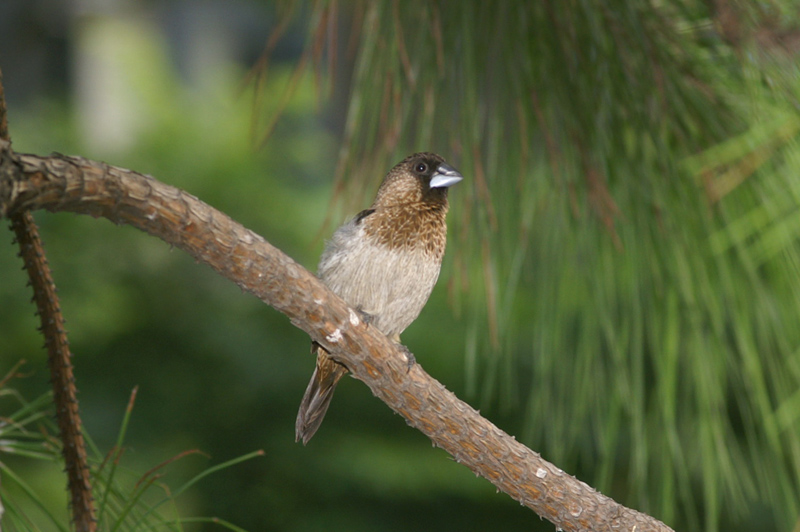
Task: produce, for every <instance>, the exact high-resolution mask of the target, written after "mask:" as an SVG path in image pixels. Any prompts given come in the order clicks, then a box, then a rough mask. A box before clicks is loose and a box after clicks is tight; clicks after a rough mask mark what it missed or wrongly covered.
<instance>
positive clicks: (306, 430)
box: [294, 344, 347, 445]
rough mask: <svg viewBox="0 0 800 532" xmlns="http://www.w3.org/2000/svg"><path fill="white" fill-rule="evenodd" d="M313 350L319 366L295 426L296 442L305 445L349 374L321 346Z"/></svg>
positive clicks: (309, 385)
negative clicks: (342, 380)
mask: <svg viewBox="0 0 800 532" xmlns="http://www.w3.org/2000/svg"><path fill="white" fill-rule="evenodd" d="M312 350H315V351H316V352H317V366H316V367H315V368H314V374H313V375H311V381H310V382H309V383H308V387H307V388H306V393H305V394H304V395H303V400H302V401H301V402H300V410H299V412H297V421H296V422H295V425H294V429H295V441H301V440H302V442H303V445H305V444H307V443H308V440H310V439H311V437H312V436H313V435H314V433H316V432H317V429H319V426H320V425H321V424H322V420H323V419H324V418H325V412H327V411H328V406H329V405H330V404H331V399H332V398H333V391H334V390H335V389H336V384H337V383H338V382H339V379H341V378H342V377H343V376H344V374H345V373H347V368H345V367H344V366H342V365H341V364H339V363H338V362H336V361H334V360H333V359H332V358H331V357H330V356H328V353H327V352H326V351H325V350H324V349H323V348H322V347H321V346H320V345H318V344H314V346H313V348H312Z"/></svg>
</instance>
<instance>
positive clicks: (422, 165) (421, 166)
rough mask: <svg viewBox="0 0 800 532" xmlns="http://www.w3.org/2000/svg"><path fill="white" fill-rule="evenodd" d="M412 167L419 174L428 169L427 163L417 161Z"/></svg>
mask: <svg viewBox="0 0 800 532" xmlns="http://www.w3.org/2000/svg"><path fill="white" fill-rule="evenodd" d="M414 169H415V170H416V171H417V172H418V173H420V174H424V173H425V172H426V171H427V170H428V165H427V164H425V163H417V166H415V167H414Z"/></svg>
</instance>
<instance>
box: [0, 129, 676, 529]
mask: <svg viewBox="0 0 800 532" xmlns="http://www.w3.org/2000/svg"><path fill="white" fill-rule="evenodd" d="M0 142H1V141H0ZM30 209H46V210H49V211H52V212H58V211H71V212H76V213H83V214H90V215H92V216H95V217H104V218H108V219H109V220H111V221H112V222H114V223H117V224H130V225H132V226H134V227H137V228H139V229H141V230H143V231H146V232H148V233H150V234H152V235H154V236H157V237H159V238H161V239H162V240H164V241H166V242H168V243H170V244H171V245H174V246H175V247H178V248H180V249H182V250H184V251H186V252H187V253H189V254H190V255H191V256H193V257H194V258H195V259H196V260H198V261H201V262H204V263H206V264H208V265H209V266H211V267H212V268H213V269H214V270H216V271H217V272H219V273H220V274H221V275H223V276H225V277H227V278H228V279H230V280H231V281H233V282H235V283H236V284H238V285H239V286H240V287H241V288H242V289H244V290H247V291H248V292H251V293H252V294H254V295H256V296H257V297H258V298H260V299H261V300H262V301H264V302H265V303H267V304H269V305H271V306H272V307H274V308H276V309H277V310H279V311H280V312H282V313H284V314H286V315H287V316H288V317H289V319H290V320H291V322H292V323H293V324H294V325H295V326H297V327H299V328H300V329H302V330H304V331H305V332H307V333H308V334H309V335H310V336H311V338H312V339H313V340H315V341H317V342H319V343H320V344H321V345H322V346H323V347H325V349H327V350H328V351H329V352H330V354H331V356H333V357H334V358H335V359H336V360H337V361H339V362H341V363H342V364H344V365H345V366H346V367H347V368H348V369H349V370H350V372H352V374H353V375H354V376H355V377H356V378H357V379H359V380H361V381H363V382H364V383H365V384H366V385H367V386H369V388H370V389H371V390H372V393H373V394H375V395H376V396H377V397H378V398H379V399H381V400H382V401H384V402H385V403H386V404H387V405H389V407H390V408H392V410H394V411H395V412H397V413H398V414H400V415H401V416H403V417H404V418H405V419H406V421H407V423H408V424H409V425H411V426H412V427H414V428H416V429H418V430H420V431H421V432H423V433H424V434H425V435H427V436H428V437H429V438H430V439H431V440H432V441H433V443H434V444H435V445H436V446H438V447H441V448H442V449H444V450H446V451H447V452H448V453H450V454H451V455H452V456H453V457H454V458H455V459H456V461H457V462H459V463H461V464H463V465H465V466H467V467H469V468H470V469H471V470H472V471H474V472H475V473H477V474H479V475H481V476H483V477H485V478H487V479H488V480H489V481H491V482H492V483H493V484H494V485H495V486H497V488H498V489H500V490H501V491H503V492H505V493H507V494H509V495H510V496H511V497H513V498H514V499H516V500H517V501H519V502H520V503H522V504H524V505H525V506H527V507H529V508H531V509H532V510H534V511H535V512H536V513H537V514H539V515H540V516H542V517H544V518H545V519H547V520H549V521H551V522H552V523H553V524H554V525H556V526H557V527H559V528H561V529H563V530H575V531H578V530H581V531H589V530H592V531H612V530H613V531H621V530H627V531H634V530H635V531H636V532H643V531H668V530H671V529H670V528H669V527H667V526H666V525H664V524H663V523H661V522H659V521H657V520H655V519H654V518H652V517H650V516H647V515H645V514H642V513H640V512H637V511H635V510H631V509H628V508H626V507H624V506H622V505H620V504H618V503H616V502H615V501H614V500H612V499H610V498H609V497H606V496H604V495H602V494H600V493H598V492H597V491H595V490H594V489H592V488H591V487H589V486H588V485H586V484H585V483H583V482H581V481H579V480H577V479H575V478H574V477H572V476H571V475H568V474H566V473H564V472H563V471H561V470H560V469H559V468H557V467H555V466H554V465H552V464H550V463H548V462H546V461H545V460H543V459H542V458H541V457H540V456H539V454H538V453H535V452H533V451H532V450H530V449H528V448H527V447H525V446H524V445H522V444H521V443H519V442H517V441H516V440H515V439H514V438H513V437H512V436H509V435H508V434H506V433H505V432H503V431H501V430H500V429H498V428H497V427H496V426H494V425H493V424H492V423H491V422H489V421H488V420H486V419H484V418H483V417H481V416H480V415H479V414H478V412H477V411H476V410H475V409H473V408H472V407H470V406H469V405H468V404H466V403H464V402H463V401H461V400H459V399H458V398H457V397H456V396H455V395H454V394H452V393H451V392H449V391H447V390H446V389H445V387H444V386H443V385H442V384H440V383H439V382H438V381H436V380H435V379H433V378H432V377H431V376H429V375H428V374H427V373H425V372H424V371H423V370H422V368H421V367H420V366H419V364H417V365H414V366H413V367H412V368H411V370H410V371H407V364H406V358H405V355H404V354H403V352H402V351H401V350H400V348H398V347H397V346H395V345H394V344H393V343H392V342H391V341H390V340H389V339H388V338H386V337H385V336H384V335H382V334H381V333H380V332H378V331H377V330H376V329H374V328H372V327H369V326H368V325H367V324H365V323H364V322H362V321H361V320H360V319H359V317H358V314H357V313H356V312H355V311H354V310H352V309H351V308H349V307H348V306H347V305H346V304H345V303H344V302H343V301H342V300H341V299H340V298H339V297H338V296H336V295H335V294H333V293H332V292H331V291H330V290H328V288H327V287H326V286H325V285H323V284H322V283H321V282H320V281H319V280H318V279H317V278H316V277H315V276H314V275H312V274H311V273H310V272H308V271H307V270H306V269H305V268H303V267H302V266H300V265H299V264H297V263H296V262H295V261H293V260H292V259H291V258H289V257H288V256H286V255H285V254H284V253H282V252H281V251H280V250H278V249H276V248H275V247H273V246H271V245H270V244H269V243H268V242H267V241H265V240H264V239H263V238H262V237H261V236H259V235H257V234H255V233H253V232H252V231H249V230H248V229H246V228H244V227H243V226H242V225H240V224H238V223H236V222H235V221H233V220H232V219H231V218H230V217H228V216H226V215H225V214H223V213H220V212H219V211H217V210H215V209H213V208H212V207H210V206H208V205H206V204H205V203H203V202H201V201H200V200H198V199H197V198H195V197H194V196H191V195H190V194H188V193H186V192H183V191H181V190H179V189H176V188H174V187H171V186H168V185H165V184H163V183H160V182H158V181H156V180H155V179H153V178H152V177H149V176H145V175H142V174H138V173H136V172H132V171H130V170H125V169H122V168H118V167H114V166H110V165H106V164H102V163H98V162H94V161H89V160H86V159H83V158H80V157H67V156H63V155H53V156H50V157H39V156H35V155H20V154H15V153H13V152H11V150H10V147H9V146H8V145H7V144H0V215H2V216H8V215H10V214H13V213H16V212H19V211H22V210H30Z"/></svg>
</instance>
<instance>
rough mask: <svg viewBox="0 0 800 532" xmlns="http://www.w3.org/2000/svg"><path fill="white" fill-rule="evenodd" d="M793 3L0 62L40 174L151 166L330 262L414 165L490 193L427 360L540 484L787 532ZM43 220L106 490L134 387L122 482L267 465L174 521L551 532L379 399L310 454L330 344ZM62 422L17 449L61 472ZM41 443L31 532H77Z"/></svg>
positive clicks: (214, 491)
mask: <svg viewBox="0 0 800 532" xmlns="http://www.w3.org/2000/svg"><path fill="white" fill-rule="evenodd" d="M796 7H797V6H796V3H794V2H790V1H784V2H782V1H768V2H767V1H765V2H743V1H742V2H736V1H719V2H702V1H699V0H698V1H676V2H672V3H661V2H634V1H623V0H614V1H611V2H608V1H603V2H601V1H599V0H597V1H587V2H577V1H574V2H573V1H568V2H567V1H565V2H535V3H530V2H510V1H508V2H496V3H489V2H471V1H468V2H452V3H451V2H411V1H409V2H374V3H371V2H355V1H354V2H333V1H328V2H315V3H303V2H289V3H272V2H266V1H256V0H250V1H248V0H238V1H236V2H220V1H212V0H207V1H197V2H191V1H185V0H184V1H180V0H162V1H144V0H127V1H122V0H119V1H114V0H103V1H101V0H97V1H95V2H77V1H74V2H73V1H68V0H35V1H25V0H11V1H6V2H4V3H2V5H0V68H2V70H3V74H4V80H5V87H6V92H7V97H8V103H9V121H10V128H11V134H12V139H13V142H14V148H15V149H16V150H17V151H20V152H33V153H38V154H46V153H49V152H52V151H57V152H61V153H68V154H78V155H81V156H84V157H87V158H90V159H98V160H104V161H106V162H109V163H111V164H115V165H118V166H122V167H126V168H131V169H134V170H137V171H140V172H144V173H148V174H151V175H153V176H155V177H156V178H157V179H159V180H161V181H163V182H166V183H168V184H171V185H174V186H177V187H180V188H182V189H185V190H187V191H188V192H190V193H192V194H194V195H196V196H198V197H199V198H200V199H202V200H204V201H206V202H208V203H209V204H211V205H212V206H214V207H216V208H218V209H220V210H221V211H223V212H225V213H227V214H229V215H230V216H232V217H233V218H234V219H236V220H238V221H240V222H242V223H243V224H244V225H245V226H247V227H249V228H251V229H253V230H254V231H256V232H258V233H259V234H262V235H263V236H264V237H266V238H267V240H269V241H270V242H271V243H273V244H274V245H276V246H277V247H279V248H280V249H282V250H283V251H285V252H286V253H288V254H289V255H290V256H292V257H293V258H295V259H296V260H298V261H299V262H300V263H301V264H304V265H305V266H307V267H308V268H309V269H312V270H313V269H314V268H315V265H316V260H317V257H318V256H319V253H320V250H321V247H322V243H323V241H324V238H325V237H326V236H327V235H328V234H330V232H331V231H332V230H333V228H334V227H335V226H336V225H337V224H338V223H340V222H341V221H343V220H344V219H345V218H346V217H347V216H348V215H351V214H353V213H355V212H357V211H358V210H360V209H362V208H364V207H365V206H367V205H368V204H369V201H370V199H371V196H372V195H373V194H374V191H375V189H376V187H377V185H378V183H379V181H380V179H381V178H382V176H383V174H384V173H385V171H386V170H387V169H388V168H390V167H391V166H392V164H393V163H394V162H396V161H397V160H399V159H400V158H402V157H403V156H405V155H406V154H407V153H410V152H412V151H416V150H432V151H437V152H439V153H441V154H442V155H444V156H445V158H447V160H448V161H449V162H452V163H453V164H454V165H455V166H456V167H457V168H459V169H460V170H461V171H462V173H464V175H465V176H466V179H465V181H464V182H463V183H461V184H459V186H458V187H456V188H454V189H453V191H452V194H451V198H452V211H451V214H450V218H449V224H450V238H449V244H448V245H449V248H448V253H447V256H446V259H445V267H444V269H443V273H442V276H441V278H440V282H439V285H438V286H437V288H436V290H435V291H434V294H433V296H432V298H431V300H430V302H429V303H428V305H427V307H426V308H425V310H424V311H423V313H422V315H421V316H420V318H419V319H418V320H417V322H415V323H414V324H413V325H412V326H411V327H410V328H409V329H408V331H406V333H404V335H403V341H404V343H405V344H406V345H407V346H409V348H410V349H411V350H412V352H414V353H415V355H416V357H417V360H418V361H419V362H420V363H421V364H422V365H423V366H424V367H425V369H426V370H427V371H428V372H429V373H431V374H432V375H433V376H434V377H436V378H437V379H439V380H440V381H442V382H443V383H444V384H445V385H446V386H447V387H448V388H449V389H451V390H453V391H454V392H455V393H456V394H457V395H458V396H459V397H462V398H464V399H465V400H467V401H468V402H470V403H471V404H473V405H474V406H475V407H479V408H480V409H481V412H482V413H483V414H484V415H485V416H486V417H488V418H489V419H491V420H492V421H494V422H495V423H497V424H498V425H499V426H500V427H501V428H503V429H504V430H506V431H508V432H510V433H511V434H514V435H516V437H517V438H518V439H520V440H522V441H524V442H525V443H526V444H528V445H529V446H531V447H532V448H533V449H534V450H537V451H540V452H541V453H542V454H543V456H544V457H545V458H546V459H548V460H550V461H552V462H554V463H555V464H556V465H558V466H559V467H561V468H563V469H564V470H566V471H567V472H569V473H571V474H575V475H577V476H578V477H579V478H580V479H582V480H584V481H586V482H588V483H589V484H590V485H592V486H594V487H596V488H598V489H600V490H601V491H603V492H604V493H606V494H608V495H610V496H611V497H613V498H615V499H616V500H618V501H619V502H622V503H623V504H626V505H630V506H633V507H635V508H637V509H640V510H642V511H645V512H648V513H651V514H653V515H654V516H656V517H658V518H660V519H663V520H665V521H666V522H667V523H668V524H670V525H672V526H674V527H675V528H676V529H680V530H719V529H726V530H736V531H738V530H742V531H744V530H753V529H758V530H791V529H796V528H795V527H796V526H797V525H796V520H797V515H798V501H800V497H799V495H800V493H798V492H800V485H799V484H800V432H799V430H800V426H798V423H800V421H799V419H800V399H799V398H800V395H798V384H799V383H800V354H799V353H798V347H799V346H800V327H798V321H799V320H798V318H799V317H800V290H799V289H798V286H800V269H799V266H800V247H799V246H798V236H800V224H798V223H797V220H800V217H798V214H800V180H798V177H797V176H798V170H800V168H799V166H800V165H799V164H798V162H799V161H800V151H799V150H798V143H797V136H798V132H800V114H799V113H798V99H797V95H798V94H800V78H798V71H797V57H798V50H800V45H799V44H798V43H800V26H798V19H797V16H798V14H797V10H796ZM265 50H266V51H267V52H268V54H266V55H264V52H265ZM35 216H36V219H37V221H38V222H39V223H40V227H41V231H42V236H43V239H44V242H45V245H46V249H47V251H48V258H49V260H50V263H51V266H52V268H53V270H54V275H55V278H56V282H57V284H58V286H59V291H60V292H59V293H60V295H61V298H62V306H63V311H64V314H65V316H66V318H67V325H68V328H69V331H70V341H71V344H72V347H73V351H74V353H75V365H76V375H77V383H78V387H79V389H80V401H81V409H82V412H83V416H84V423H85V429H86V431H87V433H88V434H89V435H91V437H92V439H93V441H94V442H95V444H96V446H97V449H98V451H97V453H96V456H95V459H96V461H97V463H98V464H99V462H100V461H102V459H103V456H104V455H105V454H106V453H108V452H109V450H110V449H111V448H112V447H113V446H114V445H115V443H116V442H117V438H118V434H119V431H120V426H121V425H122V423H123V417H124V412H125V407H126V404H127V402H128V398H129V395H130V393H131V391H132V389H133V388H134V387H136V386H138V395H137V399H136V403H135V407H134V409H133V412H132V415H131V418H130V421H129V424H128V426H127V432H126V435H125V452H124V454H123V455H122V457H121V458H120V460H119V464H120V468H121V473H120V481H121V483H122V486H123V487H122V489H123V490H124V489H127V490H131V489H135V488H134V486H135V484H136V482H137V480H138V479H139V478H141V477H142V475H144V474H145V473H146V472H148V471H149V470H151V469H152V468H154V467H156V466H157V465H158V464H160V463H162V462H164V461H165V460H168V459H170V458H172V457H173V456H175V455H177V454H179V453H181V452H184V451H187V450H193V449H197V450H199V451H201V452H202V453H203V454H202V455H200V454H193V455H190V456H187V457H184V458H182V459H180V460H177V461H176V462H174V463H171V464H169V465H167V466H165V467H164V468H163V469H160V470H159V471H158V473H159V474H161V475H162V476H161V477H160V478H159V479H158V484H159V485H161V484H163V485H166V486H169V487H170V488H169V489H171V490H172V491H173V492H174V490H175V489H176V488H177V487H179V486H181V485H182V484H183V483H184V482H186V481H187V480H189V479H191V478H192V477H194V476H195V475H198V474H200V473H201V472H203V471H204V470H206V469H207V468H209V467H213V466H215V465H218V464H221V463H223V462H226V461H228V460H231V459H234V458H236V457H239V456H242V455H245V454H247V453H250V452H252V451H255V450H257V449H263V450H264V455H263V456H261V457H258V458H253V459H250V460H248V461H246V462H244V463H240V464H237V465H233V466H231V467H228V468H225V469H223V470H221V471H218V472H215V473H214V474H213V475H210V476H208V477H206V478H205V479H203V480H202V481H201V482H199V483H197V484H196V485H193V486H192V487H191V488H190V489H189V490H187V491H186V492H184V493H182V494H181V495H180V496H179V497H177V498H176V501H175V506H174V507H173V506H172V504H170V505H167V508H166V509H165V510H164V511H165V512H166V514H167V515H171V512H175V511H177V512H178V513H179V514H180V515H181V516H184V517H189V518H190V517H193V516H216V517H219V518H220V519H224V520H226V521H229V522H232V523H235V524H236V525H238V526H241V527H243V528H244V529H247V530H286V531H303V530H321V529H324V530H351V531H356V530H442V529H445V530H487V529H489V530H496V529H525V530H530V529H535V530H539V529H540V530H552V529H553V527H552V525H550V524H548V523H546V522H541V521H540V520H539V518H538V517H536V516H535V515H534V514H533V513H531V512H530V511H529V510H527V509H525V508H522V507H520V506H519V505H518V504H517V503H515V502H513V501H512V500H511V499H509V498H508V497H507V496H505V495H503V494H497V493H496V492H495V489H494V488H493V487H492V486H491V485H490V484H489V483H488V482H487V481H485V480H482V479H479V478H475V476H474V475H473V474H472V473H470V472H469V471H468V470H467V469H465V468H463V467H461V466H458V465H457V464H455V463H454V462H453V461H452V460H451V459H450V458H449V457H448V456H447V455H446V454H445V453H444V452H442V451H440V450H438V449H434V448H432V447H431V445H430V444H429V442H428V441H427V440H426V438H424V437H423V436H422V435H420V434H418V433H416V432H415V431H413V430H410V429H409V428H408V427H406V426H405V423H404V422H403V421H402V419H401V418H400V417H398V416H395V415H393V414H392V413H391V411H390V410H389V409H388V408H387V407H386V406H385V405H383V404H382V403H380V402H379V401H377V400H375V399H374V398H373V397H372V396H371V394H370V393H369V392H368V390H367V388H366V387H364V386H362V385H361V384H360V383H357V382H355V381H352V380H350V379H348V380H346V381H345V382H344V383H343V385H341V386H340V387H339V389H338V390H337V394H336V398H335V400H334V402H333V405H332V407H331V410H330V412H329V413H328V416H327V418H326V421H325V423H324V425H323V427H322V428H321V430H320V432H319V433H318V434H317V435H316V436H315V438H314V439H313V440H312V441H311V443H310V444H309V446H308V447H303V446H301V445H298V444H295V443H294V434H293V422H294V417H295V414H296V409H297V406H298V404H299V400H300V397H301V396H302V393H303V390H304V389H305V385H306V383H307V380H308V378H309V376H310V374H311V371H312V368H313V363H314V362H313V358H312V357H311V356H310V355H309V354H308V353H309V342H308V338H307V336H306V335H305V334H304V333H302V332H300V331H299V330H297V329H295V328H294V327H292V326H291V324H290V323H289V322H288V320H287V319H286V318H285V317H283V316H282V315H280V314H279V313H277V312H276V311H274V310H272V309H270V308H268V307H266V306H265V305H263V304H262V303H261V302H260V301H258V300H256V299H255V298H254V297H252V296H249V295H247V294H242V293H241V291H240V290H239V289H237V288H236V287H235V286H234V285H233V284H231V283H229V282H227V281H225V280H223V279H220V278H219V277H217V276H216V275H215V274H213V273H212V271H211V270H210V269H208V268H206V267H204V266H200V265H197V264H195V263H194V262H193V261H192V260H191V259H190V258H188V257H187V256H186V255H184V254H183V253H181V252H179V251H176V250H171V249H170V248H169V247H168V246H167V245H166V244H164V243H163V242H160V241H158V240H156V239H153V238H151V237H149V236H146V235H144V234H141V233H139V232H137V231H135V230H133V229H131V228H128V227H116V226H113V225H112V224H110V223H109V222H107V221H105V220H94V219H91V218H89V217H85V216H76V215H70V214H55V215H53V214H49V213H44V212H39V213H36V214H35ZM5 238H6V242H7V244H8V245H6V246H5V251H4V252H0V280H1V282H0V301H2V305H0V373H5V372H7V371H9V370H10V369H11V368H12V366H13V365H14V364H16V363H17V362H18V361H19V360H21V359H25V360H26V364H25V365H24V366H23V367H22V369H21V370H20V372H21V373H22V376H21V377H20V378H15V379H13V380H12V381H11V382H10V383H8V384H6V390H5V391H4V392H3V393H2V394H0V416H3V417H8V416H11V415H12V414H13V413H14V412H17V411H18V409H19V408H20V406H19V405H20V404H21V399H20V397H22V398H24V399H25V400H28V401H33V400H34V399H35V398H37V397H39V396H40V395H41V394H44V393H46V392H47V390H48V386H49V383H48V375H47V371H46V365H45V353H44V351H43V350H42V349H41V344H42V339H41V338H40V337H39V335H38V334H37V331H36V327H37V320H36V318H35V317H34V316H33V306H32V305H31V304H30V303H29V299H30V291H29V289H28V288H27V287H26V275H25V273H24V272H23V271H21V269H20V268H21V262H20V260H19V259H18V258H17V257H16V250H15V248H14V246H13V245H11V242H12V236H11V232H10V231H9V232H8V233H7V236H6V237H5ZM11 389H13V390H17V391H18V392H19V395H15V394H12V393H11V392H10V391H9V390H11ZM39 424H43V425H44V426H47V425H48V422H47V418H44V419H42V420H35V422H32V423H31V424H30V426H28V427H27V429H28V430H30V431H31V432H29V433H28V435H27V436H26V437H30V438H31V443H29V444H27V446H23V447H24V449H26V450H31V449H34V448H35V447H36V446H37V445H39V446H40V445H41V444H40V443H38V440H37V437H36V436H35V435H36V434H37V431H38V429H37V428H36V427H37V426H38V425H39ZM12 426H13V424H4V425H1V426H0V427H1V428H2V429H3V430H4V431H5V432H3V433H2V437H3V438H4V440H3V441H5V442H6V443H5V444H3V446H2V447H0V463H2V464H3V466H4V467H5V469H2V470H0V482H2V488H0V489H1V490H2V491H0V493H2V496H3V504H4V506H5V510H6V516H5V518H4V520H3V526H5V527H7V529H9V530H18V529H19V530H28V529H32V530H59V529H64V527H65V526H66V523H67V517H66V515H67V508H66V504H67V497H66V491H65V490H64V486H65V480H64V478H63V475H62V473H61V470H62V466H61V465H60V464H59V463H57V462H54V461H48V460H41V459H37V458H35V457H26V456H22V455H21V453H20V452H19V449H20V448H22V447H14V446H13V445H10V444H8V442H9V441H12V440H13V438H14V437H16V436H14V435H13V434H11V432H10V430H11V427H12ZM106 471H107V469H106ZM9 472H12V473H13V474H15V475H17V477H18V478H19V479H21V480H22V481H24V482H25V483H26V484H27V485H29V486H30V487H31V489H33V490H34V491H35V492H36V494H37V495H36V496H35V497H30V496H28V495H26V494H25V493H24V490H23V489H22V488H20V486H19V484H18V483H17V482H15V481H14V478H13V476H12V473H9ZM160 490H161V488H159V487H158V486H156V487H154V488H153V491H151V492H149V494H148V495H147V496H146V497H145V499H146V500H147V501H149V503H150V504H152V503H153V501H157V500H159V497H160V496H161V495H159V494H162V495H163V493H164V492H163V491H160ZM37 500H38V501H39V502H40V503H41V504H42V506H44V507H45V508H47V509H48V511H49V512H51V513H52V514H53V515H52V517H47V516H46V512H43V511H42V510H41V509H39V508H37V507H36V504H35V502H34V501H37ZM17 512H19V513H17ZM23 514H24V515H25V516H27V517H22V515H23ZM57 522H60V523H61V525H60V526H59V525H57V524H56V523H57ZM104 525H107V523H104ZM126 526H127V525H126ZM221 526H222V525H220V524H213V523H207V522H206V523H199V524H186V525H185V528H186V529H187V530H195V529H196V530H217V529H220V527H221ZM123 528H124V527H123ZM129 528H131V529H132V528H135V527H134V526H132V525H131V526H130V527H129Z"/></svg>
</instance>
